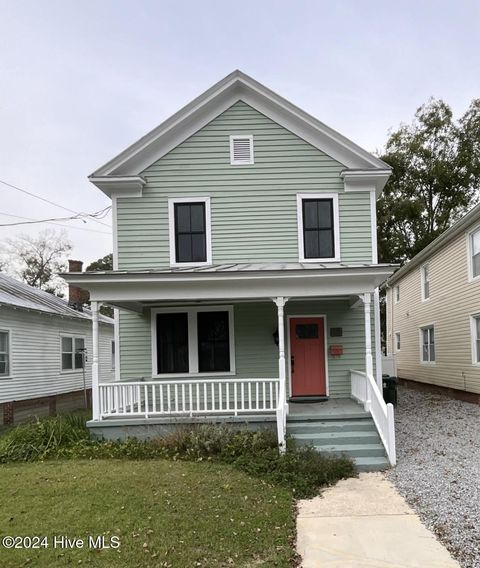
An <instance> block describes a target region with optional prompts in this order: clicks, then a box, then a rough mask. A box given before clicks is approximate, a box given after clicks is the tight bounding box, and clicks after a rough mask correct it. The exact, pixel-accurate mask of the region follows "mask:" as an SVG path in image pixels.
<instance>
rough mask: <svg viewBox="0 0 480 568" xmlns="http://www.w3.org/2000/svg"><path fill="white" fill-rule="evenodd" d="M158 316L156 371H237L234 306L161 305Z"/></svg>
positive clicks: (206, 372)
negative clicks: (186, 306) (162, 306)
mask: <svg viewBox="0 0 480 568" xmlns="http://www.w3.org/2000/svg"><path fill="white" fill-rule="evenodd" d="M153 314H154V317H155V320H154V327H153V329H154V338H153V353H154V361H153V364H154V375H155V374H156V375H157V376H162V375H171V374H181V375H189V374H198V373H204V374H212V373H221V374H225V373H226V374H233V373H234V372H235V357H234V338H233V309H232V308H231V307H230V306H227V307H220V306H219V307H215V308H213V307H209V308H201V309H200V308H185V309H183V310H182V309H177V310H175V309H174V308H172V309H171V310H170V309H163V310H162V309H159V310H155V311H154V312H153Z"/></svg>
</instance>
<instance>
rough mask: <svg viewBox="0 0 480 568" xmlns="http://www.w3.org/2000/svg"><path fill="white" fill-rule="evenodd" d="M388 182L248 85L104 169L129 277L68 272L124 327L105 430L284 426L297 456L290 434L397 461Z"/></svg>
mask: <svg viewBox="0 0 480 568" xmlns="http://www.w3.org/2000/svg"><path fill="white" fill-rule="evenodd" d="M389 175H390V169H389V167H388V166H387V165H386V164H385V163H384V162H382V161H381V160H379V159H378V158H377V157H375V156H373V155H371V154H369V153H368V152H366V151H365V150H363V149H361V148H360V147H358V146H357V145H356V144H354V143H353V142H351V141H350V140H348V139H346V138H345V137H344V136H342V135H340V134H339V133H337V132H335V131H334V130H332V129H331V128H329V127H328V126H326V125H325V124H323V123H322V122H319V121H318V120H317V119H315V118H313V117H312V116H310V115H308V114H307V113H305V112H304V111H302V110H301V109H299V108H297V107H296V106H294V105H293V104H292V103H290V102H288V101H287V100H285V99H283V98H282V97H280V96H279V95H277V94H276V93H274V92H272V91H271V90H269V89H268V88H266V87H264V86H263V85H261V84H260V83H258V82H257V81H255V80H253V79H252V78H250V77H248V76H247V75H245V74H243V73H241V72H240V71H235V72H233V73H231V74H230V75H228V76H227V77H225V78H224V79H223V80H222V81H220V82H219V83H217V84H216V85H214V86H213V87H211V88H210V89H209V90H207V91H206V92H205V93H203V94H202V95H200V96H199V97H197V98H196V99H195V100H193V101H192V102H191V103H189V104H188V105H187V106H186V107H184V108H183V109H181V110H180V111H178V112H177V113H176V114H174V115H173V116H172V117H170V118H169V119H168V120H166V121H165V122H164V123H162V124H161V125H160V126H158V127H157V128H155V129H154V130H152V131H151V132H150V133H148V134H146V135H145V136H144V137H143V138H141V139H140V140H139V141H138V142H136V143H135V144H133V145H132V146H130V147H129V148H127V149H126V150H125V151H123V152H122V153H121V154H119V155H118V156H116V157H115V158H113V159H112V160H111V161H110V162H108V163H107V164H106V165H104V166H102V167H101V168H99V169H98V170H97V171H96V172H95V173H94V174H92V175H91V176H90V181H91V182H92V183H93V184H95V185H96V186H97V187H98V188H99V189H100V190H101V191H103V192H104V193H106V194H107V195H108V196H109V197H110V198H111V201H112V212H113V251H114V252H113V258H114V270H113V271H111V272H97V273H68V274H66V275H65V278H66V279H67V280H68V282H70V283H74V284H76V285H79V286H81V287H82V288H85V289H88V290H89V291H90V298H91V300H92V310H93V313H94V314H96V313H97V311H98V306H99V304H100V303H104V304H108V305H110V306H113V307H114V308H115V314H116V315H115V319H116V334H117V342H116V345H117V346H118V348H117V353H116V357H117V364H116V380H115V381H114V382H109V383H99V382H98V349H97V350H95V345H94V350H93V367H94V380H93V420H92V421H91V422H90V423H89V426H90V428H91V429H92V430H94V431H95V432H96V433H97V434H101V435H103V436H107V437H118V436H120V435H121V436H125V435H138V436H146V435H148V436H151V435H154V434H158V433H160V434H161V433H162V432H163V431H165V430H167V429H168V428H172V427H173V426H175V425H177V424H178V423H179V422H198V421H207V420H208V421H211V420H214V421H223V422H229V423H232V424H239V423H240V424H248V425H249V426H250V427H273V428H276V431H277V433H278V439H279V445H280V448H281V449H283V448H284V441H285V434H286V433H291V434H292V435H294V436H296V437H297V438H298V439H299V440H300V441H309V442H311V443H314V444H315V445H316V446H318V447H319V448H320V449H323V450H324V451H332V452H340V451H345V452H346V453H350V454H351V455H352V456H353V457H355V458H356V459H357V463H358V465H359V467H369V468H375V467H382V466H384V465H386V464H387V463H388V461H389V462H390V463H391V464H393V463H394V462H395V442H394V434H393V408H391V406H388V407H387V405H385V403H384V402H383V399H382V397H381V395H380V389H379V385H380V384H381V353H380V314H379V304H378V286H379V285H380V284H381V283H382V282H383V281H384V280H385V279H386V278H387V277H388V276H389V275H390V274H391V273H392V272H393V268H392V267H391V266H387V265H381V264H378V262H377V246H376V199H377V198H378V196H379V194H380V192H381V191H382V188H383V187H384V185H385V183H386V181H387V179H388V177H389ZM93 327H94V330H93V331H94V337H95V334H97V331H96V327H98V326H97V324H96V321H95V318H94V322H93ZM359 403H360V404H359ZM386 458H388V461H387V459H386Z"/></svg>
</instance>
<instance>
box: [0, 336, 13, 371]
mask: <svg viewBox="0 0 480 568" xmlns="http://www.w3.org/2000/svg"><path fill="white" fill-rule="evenodd" d="M0 332H2V333H6V334H7V365H8V372H7V373H6V374H0V380H3V379H10V378H11V377H12V331H11V329H9V328H5V327H2V328H0Z"/></svg>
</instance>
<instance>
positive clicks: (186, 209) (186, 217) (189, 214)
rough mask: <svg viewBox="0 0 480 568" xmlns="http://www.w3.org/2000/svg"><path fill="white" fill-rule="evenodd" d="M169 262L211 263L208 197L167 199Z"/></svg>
mask: <svg viewBox="0 0 480 568" xmlns="http://www.w3.org/2000/svg"><path fill="white" fill-rule="evenodd" d="M169 224H170V264H171V265H172V266H201V265H206V264H211V262H212V253H211V228H210V198H208V197H202V198H193V197H192V198H178V199H175V198H173V199H170V200H169Z"/></svg>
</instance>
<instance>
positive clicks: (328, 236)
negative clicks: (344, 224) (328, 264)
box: [318, 229, 333, 258]
mask: <svg viewBox="0 0 480 568" xmlns="http://www.w3.org/2000/svg"><path fill="white" fill-rule="evenodd" d="M318 239H319V248H320V255H319V257H320V258H331V257H332V256H333V232H332V231H331V230H329V229H327V230H325V229H324V230H322V231H318Z"/></svg>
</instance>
